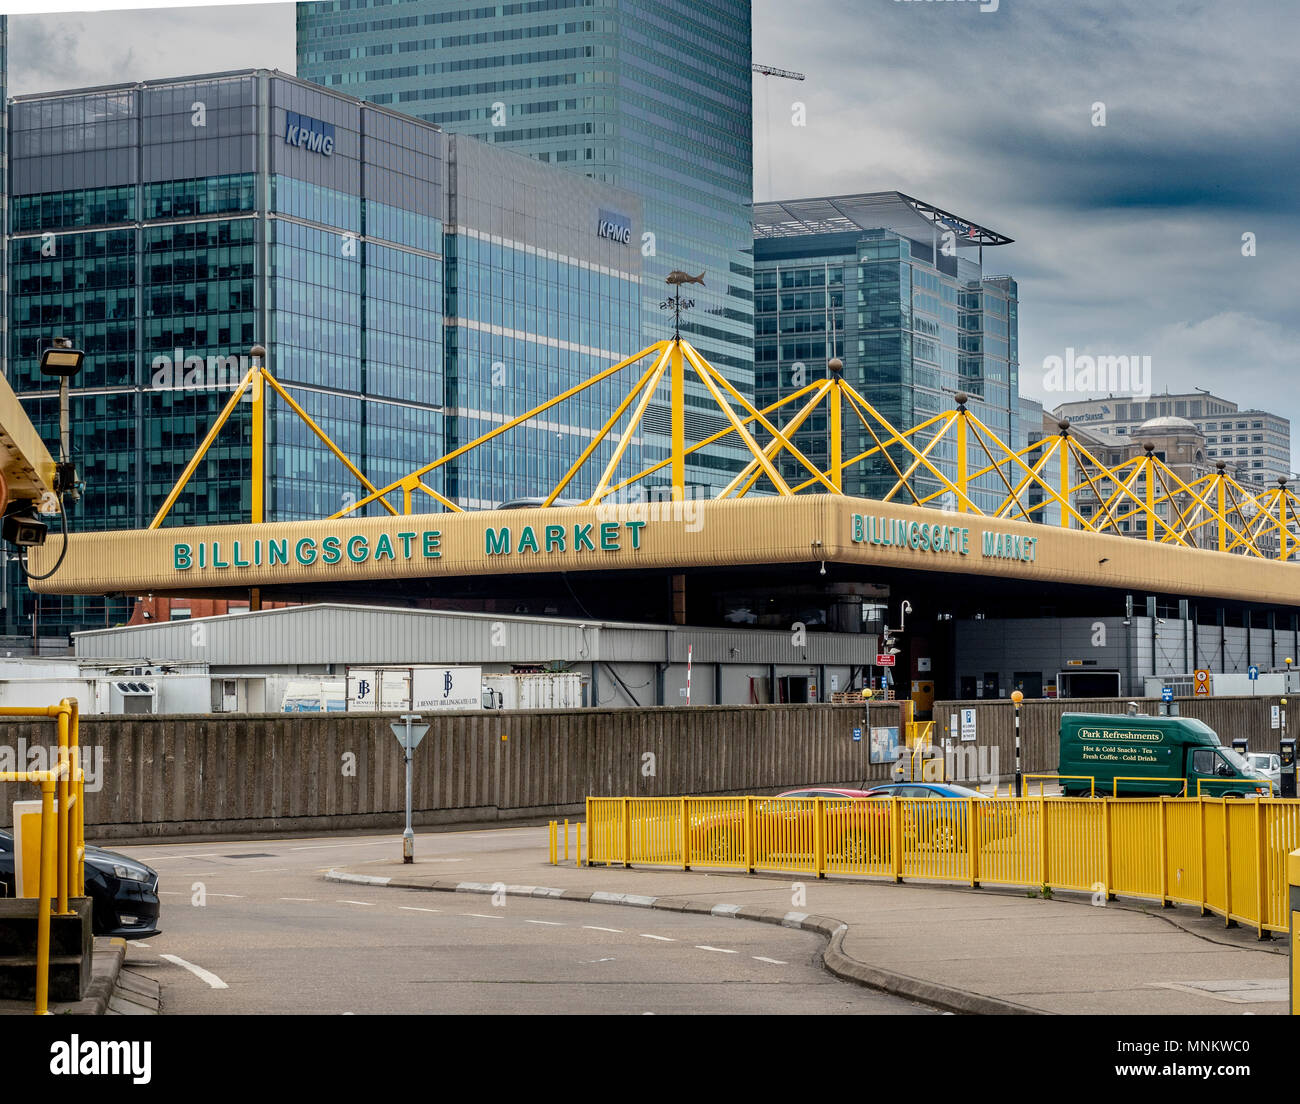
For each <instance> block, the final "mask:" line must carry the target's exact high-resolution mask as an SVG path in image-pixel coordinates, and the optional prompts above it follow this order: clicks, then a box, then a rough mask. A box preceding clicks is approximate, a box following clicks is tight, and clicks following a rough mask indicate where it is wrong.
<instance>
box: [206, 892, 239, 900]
mask: <svg viewBox="0 0 1300 1104" xmlns="http://www.w3.org/2000/svg"><path fill="white" fill-rule="evenodd" d="M208 896H209V897H239V898H241V899H242V898H243V896H244V894H242V893H209V894H208Z"/></svg>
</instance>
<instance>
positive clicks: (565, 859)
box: [564, 817, 569, 862]
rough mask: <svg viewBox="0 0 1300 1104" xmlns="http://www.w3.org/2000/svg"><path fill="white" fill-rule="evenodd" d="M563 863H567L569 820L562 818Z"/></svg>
mask: <svg viewBox="0 0 1300 1104" xmlns="http://www.w3.org/2000/svg"><path fill="white" fill-rule="evenodd" d="M564 861H565V862H568V861H569V818H568V817H565V818H564Z"/></svg>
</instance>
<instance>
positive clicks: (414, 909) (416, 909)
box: [397, 905, 442, 912]
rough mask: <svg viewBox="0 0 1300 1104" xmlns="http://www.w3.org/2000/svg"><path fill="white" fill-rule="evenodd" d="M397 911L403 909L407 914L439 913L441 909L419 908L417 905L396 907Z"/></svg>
mask: <svg viewBox="0 0 1300 1104" xmlns="http://www.w3.org/2000/svg"><path fill="white" fill-rule="evenodd" d="M397 907H398V908H399V909H405V910H406V911H407V912H441V911H442V909H427V908H420V907H419V906H418V905H398V906H397Z"/></svg>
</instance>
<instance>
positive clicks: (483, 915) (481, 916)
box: [461, 912, 505, 920]
mask: <svg viewBox="0 0 1300 1104" xmlns="http://www.w3.org/2000/svg"><path fill="white" fill-rule="evenodd" d="M461 915H462V916H477V917H478V918H479V919H480V920H504V919H505V917H504V916H489V915H488V914H487V913H486V912H465V913H461Z"/></svg>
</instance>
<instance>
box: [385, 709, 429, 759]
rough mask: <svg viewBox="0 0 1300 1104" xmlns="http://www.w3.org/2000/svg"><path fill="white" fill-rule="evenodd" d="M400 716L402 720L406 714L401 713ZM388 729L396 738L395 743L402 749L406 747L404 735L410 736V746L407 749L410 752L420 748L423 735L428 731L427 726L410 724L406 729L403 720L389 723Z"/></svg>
mask: <svg viewBox="0 0 1300 1104" xmlns="http://www.w3.org/2000/svg"><path fill="white" fill-rule="evenodd" d="M402 716H403V718H404V717H405V716H406V714H405V713H403V714H402ZM388 727H389V728H391V729H392V730H393V735H394V736H396V737H397V742H398V743H399V744H401V745H402V747H404V748H405V747H406V746H407V745H406V735H407V733H408V732H409V733H410V734H411V745H410V748H409V749H408V750H410V751H414V750H415V749H416V748H418V747H419V746H420V741H421V740H423V739H424V734H425V733H426V732H428V731H429V726H428V725H427V724H414V723H412V724H411V726H410V727H409V728H408V727H407V723H406V721H405V720H400V721H390V722H389V725H388Z"/></svg>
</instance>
